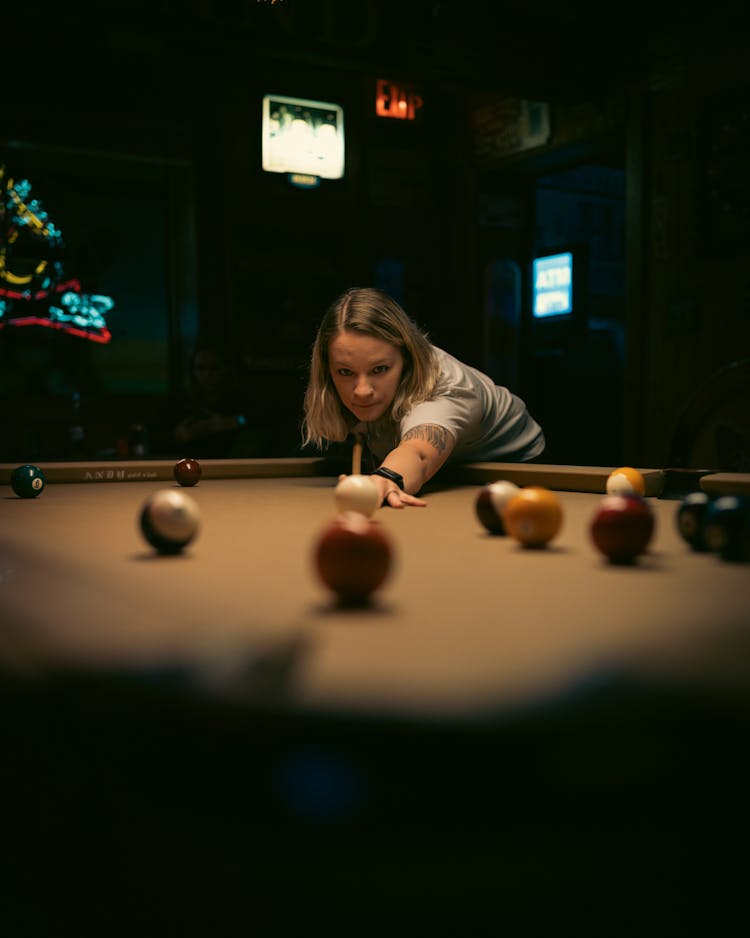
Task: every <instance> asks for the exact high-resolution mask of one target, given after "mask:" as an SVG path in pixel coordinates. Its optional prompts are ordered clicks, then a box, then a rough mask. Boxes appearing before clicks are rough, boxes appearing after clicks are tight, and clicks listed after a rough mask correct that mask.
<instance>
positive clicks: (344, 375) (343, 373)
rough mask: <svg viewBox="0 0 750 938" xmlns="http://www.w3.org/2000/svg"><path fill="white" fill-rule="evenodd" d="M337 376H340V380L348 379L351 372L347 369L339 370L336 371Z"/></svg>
mask: <svg viewBox="0 0 750 938" xmlns="http://www.w3.org/2000/svg"><path fill="white" fill-rule="evenodd" d="M336 374H337V375H340V376H341V377H342V378H348V377H349V376H350V375H351V374H352V372H351V371H349V369H348V368H339V369H337V371H336Z"/></svg>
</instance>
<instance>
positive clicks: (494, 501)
mask: <svg viewBox="0 0 750 938" xmlns="http://www.w3.org/2000/svg"><path fill="white" fill-rule="evenodd" d="M518 492H520V488H519V487H518V486H517V485H516V484H515V482H511V481H509V480H508V479H498V480H497V481H496V482H490V483H489V484H488V485H484V486H482V488H481V489H480V490H479V491H478V492H477V496H476V498H475V499H474V513H475V514H476V516H477V520H478V521H479V523H480V524H481V525H482V526H483V527H484V528H486V529H487V530H488V531H489V532H490V534H505V525H504V524H503V510H504V509H505V506H506V504H507V502H508V500H509V499H510V498H512V497H513V496H514V495H517V494H518Z"/></svg>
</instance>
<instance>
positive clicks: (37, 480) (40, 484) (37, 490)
mask: <svg viewBox="0 0 750 938" xmlns="http://www.w3.org/2000/svg"><path fill="white" fill-rule="evenodd" d="M10 484H11V488H12V489H13V491H14V492H15V493H16V495H18V496H19V498H36V497H37V495H41V494H42V492H43V491H44V486H45V485H46V484H47V483H46V480H45V478H44V473H43V472H42V470H41V469H40V468H39V466H32V465H30V464H26V465H24V466H17V467H16V468H15V469H14V470H13V472H12V474H11V477H10Z"/></svg>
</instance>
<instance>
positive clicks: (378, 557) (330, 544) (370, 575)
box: [313, 512, 393, 605]
mask: <svg viewBox="0 0 750 938" xmlns="http://www.w3.org/2000/svg"><path fill="white" fill-rule="evenodd" d="M313 558H314V564H315V570H316V572H317V574H318V576H319V578H320V579H321V581H322V582H323V583H324V584H325V586H327V587H328V588H329V589H330V590H331V591H332V592H334V593H335V594H336V596H337V597H338V599H339V601H340V602H341V603H342V604H345V605H361V604H363V603H365V602H367V601H368V600H369V599H370V597H371V596H372V594H373V593H374V592H375V590H377V589H378V588H379V587H380V586H381V585H382V584H383V583H384V582H385V580H386V578H387V577H388V574H389V573H390V570H391V564H392V560H393V545H392V543H391V539H390V537H389V536H388V535H387V533H386V531H385V529H384V528H383V525H382V524H381V523H380V522H379V521H373V520H372V519H371V518H368V517H366V516H365V515H362V514H359V513H357V512H344V513H342V514H341V515H339V516H337V517H336V518H334V519H333V520H332V521H330V522H329V523H328V524H326V525H325V527H324V528H323V529H322V531H321V532H320V533H319V535H318V537H317V538H316V540H315V543H314V546H313Z"/></svg>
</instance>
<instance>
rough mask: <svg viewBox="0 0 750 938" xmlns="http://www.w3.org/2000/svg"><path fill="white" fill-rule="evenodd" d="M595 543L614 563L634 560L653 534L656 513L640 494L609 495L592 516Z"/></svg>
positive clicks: (590, 527)
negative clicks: (654, 513)
mask: <svg viewBox="0 0 750 938" xmlns="http://www.w3.org/2000/svg"><path fill="white" fill-rule="evenodd" d="M589 533H590V535H591V539H592V541H593V542H594V546H595V547H596V548H597V550H599V551H600V552H601V553H602V554H604V556H605V557H606V558H607V559H608V560H609V561H610V562H611V563H621V564H624V563H633V561H635V559H636V558H637V557H638V556H640V555H641V554H643V553H644V552H645V550H646V548H647V547H648V545H649V543H650V542H651V537H652V535H653V533H654V515H653V512H652V511H651V508H650V507H649V505H648V502H646V500H645V499H644V498H641V497H640V495H607V496H605V497H604V498H603V499H602V500H601V502H600V503H599V505H598V507H597V508H596V510H595V512H594V515H593V517H592V519H591V523H590V526H589Z"/></svg>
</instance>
